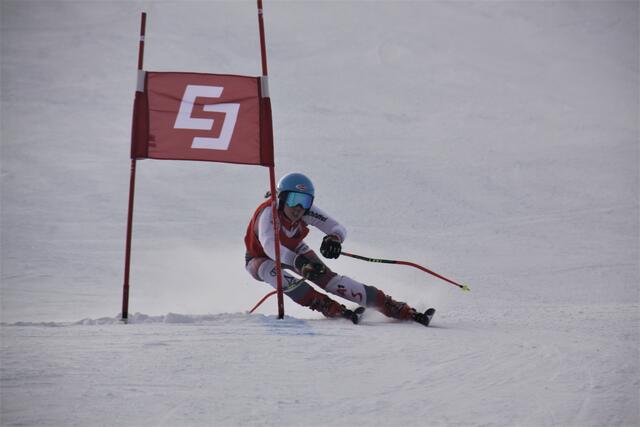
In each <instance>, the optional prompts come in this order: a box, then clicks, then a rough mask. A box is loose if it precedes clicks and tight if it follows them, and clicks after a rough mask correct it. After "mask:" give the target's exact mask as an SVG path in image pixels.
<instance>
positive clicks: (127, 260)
mask: <svg viewBox="0 0 640 427" xmlns="http://www.w3.org/2000/svg"><path fill="white" fill-rule="evenodd" d="M146 24H147V14H146V13H145V12H142V14H141V15H140V44H139V46H138V89H137V90H138V91H142V90H144V89H143V88H140V75H141V73H142V66H143V63H144V35H145V28H146ZM135 189H136V158H135V156H134V155H133V150H132V152H131V178H130V180H129V211H128V214H127V242H126V248H125V257H124V285H123V289H122V321H123V322H126V321H127V319H128V318H129V271H130V268H131V237H132V232H133V200H134V194H135Z"/></svg>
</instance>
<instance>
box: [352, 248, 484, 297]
mask: <svg viewBox="0 0 640 427" xmlns="http://www.w3.org/2000/svg"><path fill="white" fill-rule="evenodd" d="M341 254H342V255H345V256H348V257H351V258H355V259H360V260H362V261H368V262H379V263H382V264H400V265H408V266H410V267H415V268H417V269H419V270H422V271H424V272H425V273H429V274H431V275H432V276H436V277H437V278H439V279H442V280H444V281H445V282H448V283H451V284H452V285H454V286H457V287H459V288H460V289H462V290H463V291H470V290H471V289H469V286H467V285H461V284H460V283H458V282H454V281H453V280H451V279H447V278H446V277H444V276H442V275H440V274H438V273H436V272H435V271H431V270H429V269H428V268H426V267H423V266H421V265H418V264H415V263H413V262H408V261H397V260H393V259H378V258H369V257H364V256H361V255H355V254H350V253H349V252H344V251H342V252H341Z"/></svg>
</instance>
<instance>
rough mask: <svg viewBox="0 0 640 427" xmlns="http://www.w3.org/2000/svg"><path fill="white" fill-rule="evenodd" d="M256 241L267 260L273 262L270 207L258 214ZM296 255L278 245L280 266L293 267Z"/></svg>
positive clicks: (273, 245) (273, 249)
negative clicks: (258, 241) (267, 257)
mask: <svg viewBox="0 0 640 427" xmlns="http://www.w3.org/2000/svg"><path fill="white" fill-rule="evenodd" d="M258 240H260V244H261V245H262V248H263V249H264V251H265V252H266V254H267V255H268V256H269V258H271V259H273V260H275V259H276V239H275V233H274V229H273V215H272V213H271V207H270V206H269V207H267V208H266V209H264V210H263V211H262V213H261V214H260V220H259V221H258ZM305 246H306V245H305ZM296 255H297V253H296V252H294V251H292V250H291V249H289V248H287V247H285V246H283V245H282V244H280V262H281V263H282V264H286V265H295V264H294V263H295V258H296Z"/></svg>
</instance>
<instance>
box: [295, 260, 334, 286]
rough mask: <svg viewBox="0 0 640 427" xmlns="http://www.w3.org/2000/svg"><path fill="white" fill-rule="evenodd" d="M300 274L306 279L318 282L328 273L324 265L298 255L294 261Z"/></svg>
mask: <svg viewBox="0 0 640 427" xmlns="http://www.w3.org/2000/svg"><path fill="white" fill-rule="evenodd" d="M294 264H295V266H296V268H297V269H298V272H300V274H301V275H302V277H304V278H305V279H309V280H316V279H317V278H319V277H320V276H322V275H323V274H324V273H325V272H326V267H325V266H324V264H322V263H319V262H313V261H311V260H310V259H309V258H307V257H305V256H304V255H298V256H297V257H296V259H295V261H294Z"/></svg>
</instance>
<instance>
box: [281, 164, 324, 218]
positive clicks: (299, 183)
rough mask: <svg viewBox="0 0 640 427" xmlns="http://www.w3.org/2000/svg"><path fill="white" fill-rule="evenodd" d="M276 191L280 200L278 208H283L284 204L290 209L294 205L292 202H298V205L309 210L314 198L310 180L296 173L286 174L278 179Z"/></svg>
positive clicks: (313, 189)
mask: <svg viewBox="0 0 640 427" xmlns="http://www.w3.org/2000/svg"><path fill="white" fill-rule="evenodd" d="M276 191H277V193H278V199H279V200H280V208H283V207H284V203H285V202H287V204H289V205H290V206H292V207H293V206H295V205H296V204H295V203H294V202H300V203H299V204H301V205H302V206H303V207H304V208H305V209H309V208H310V207H311V204H312V203H313V198H314V197H315V188H313V183H312V182H311V180H310V179H309V178H307V177H306V176H305V175H303V174H301V173H298V172H292V173H288V174H286V175H285V176H283V177H282V178H280V181H278V186H277V187H276ZM304 195H306V196H304ZM289 199H290V200H291V203H290V202H289ZM305 199H306V200H305Z"/></svg>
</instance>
